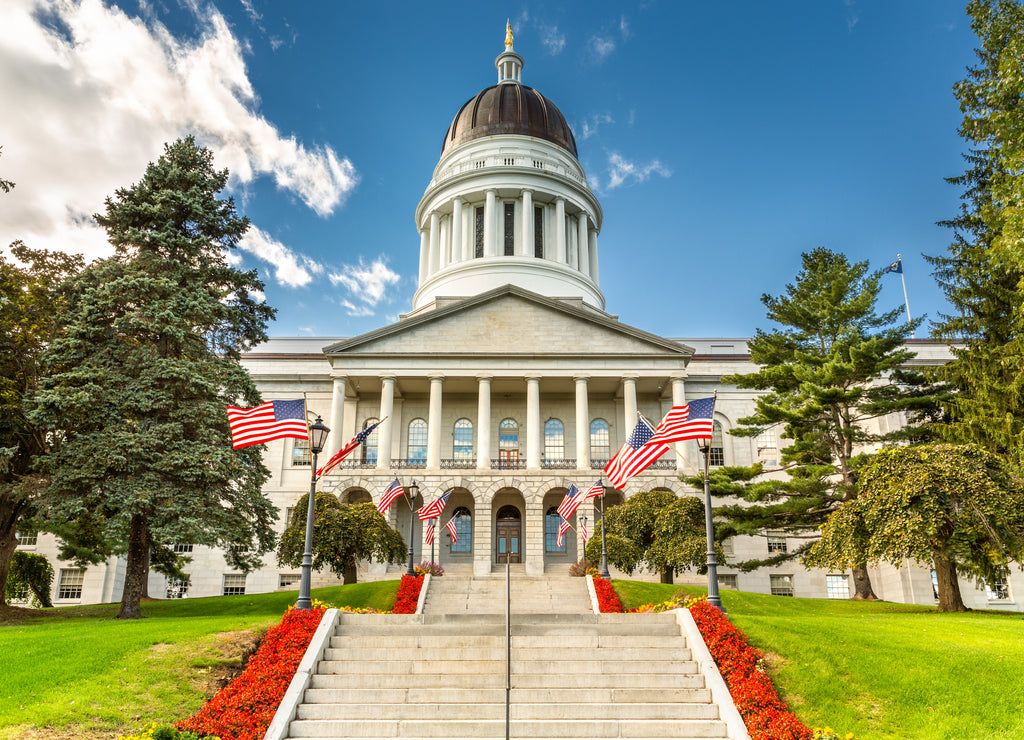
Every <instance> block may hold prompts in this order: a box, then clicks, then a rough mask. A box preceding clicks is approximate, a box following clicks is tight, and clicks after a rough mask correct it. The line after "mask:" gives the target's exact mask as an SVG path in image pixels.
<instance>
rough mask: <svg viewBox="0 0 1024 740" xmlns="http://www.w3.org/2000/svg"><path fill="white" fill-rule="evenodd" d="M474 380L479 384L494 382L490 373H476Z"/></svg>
mask: <svg viewBox="0 0 1024 740" xmlns="http://www.w3.org/2000/svg"><path fill="white" fill-rule="evenodd" d="M476 379H477V380H478V381H480V382H481V383H484V382H486V383H490V382H491V381H492V380H494V376H493V375H491V374H490V373H477V374H476Z"/></svg>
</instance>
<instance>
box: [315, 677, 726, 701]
mask: <svg viewBox="0 0 1024 740" xmlns="http://www.w3.org/2000/svg"><path fill="white" fill-rule="evenodd" d="M502 683H504V682H502ZM557 695H558V699H559V700H560V701H563V702H566V703H568V704H581V705H586V704H632V703H647V702H650V701H651V699H652V698H656V699H657V700H658V701H662V702H694V703H701V704H706V703H709V702H710V701H711V691H710V690H709V689H664V690H659V691H658V692H656V693H652V692H651V691H650V690H649V689H622V688H605V689H597V688H590V689H561V690H560V691H558V694H557ZM536 699H537V694H536V692H534V691H533V690H532V689H512V691H511V701H512V703H513V704H520V703H525V702H529V701H535V700H536ZM305 701H306V702H307V703H308V704H406V703H408V704H429V703H434V704H438V705H443V704H463V703H466V702H470V701H478V702H482V703H485V704H488V703H490V704H493V703H499V704H503V703H504V701H505V689H504V688H496V689H485V688H479V687H471V688H462V689H459V688H451V687H445V688H436V689H427V688H402V689H373V688H365V687H361V688H345V689H307V690H306V695H305Z"/></svg>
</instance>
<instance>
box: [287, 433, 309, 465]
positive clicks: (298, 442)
mask: <svg viewBox="0 0 1024 740" xmlns="http://www.w3.org/2000/svg"><path fill="white" fill-rule="evenodd" d="M312 462H313V457H312V455H310V453H309V440H308V439H293V440H292V465H301V466H305V467H307V468H308V467H309V466H310V465H311V464H312Z"/></svg>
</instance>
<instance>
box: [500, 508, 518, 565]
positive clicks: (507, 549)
mask: <svg viewBox="0 0 1024 740" xmlns="http://www.w3.org/2000/svg"><path fill="white" fill-rule="evenodd" d="M496 535H497V536H496V537H495V553H494V556H495V560H496V562H498V563H504V562H505V560H506V558H507V559H508V562H510V563H521V562H522V541H523V516H522V513H521V512H520V511H519V509H518V508H516V507H515V506H511V505H508V506H502V507H501V508H500V509H498V519H497V522H496Z"/></svg>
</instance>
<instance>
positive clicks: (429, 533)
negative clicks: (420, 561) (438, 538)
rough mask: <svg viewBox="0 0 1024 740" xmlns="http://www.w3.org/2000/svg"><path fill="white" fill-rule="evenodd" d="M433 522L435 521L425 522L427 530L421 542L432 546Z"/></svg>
mask: <svg viewBox="0 0 1024 740" xmlns="http://www.w3.org/2000/svg"><path fill="white" fill-rule="evenodd" d="M435 521H437V520H436V519H431V520H430V521H429V522H427V530H426V533H425V534H424V535H423V541H424V542H426V543H427V544H428V545H433V544H434V522H435Z"/></svg>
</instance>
